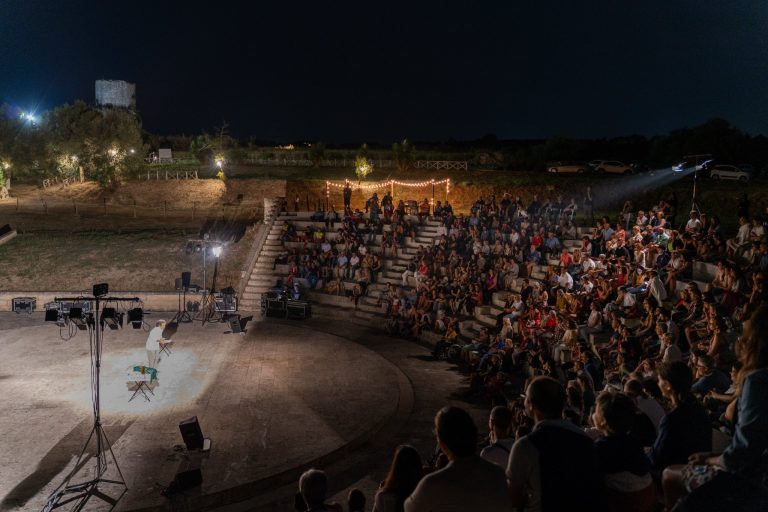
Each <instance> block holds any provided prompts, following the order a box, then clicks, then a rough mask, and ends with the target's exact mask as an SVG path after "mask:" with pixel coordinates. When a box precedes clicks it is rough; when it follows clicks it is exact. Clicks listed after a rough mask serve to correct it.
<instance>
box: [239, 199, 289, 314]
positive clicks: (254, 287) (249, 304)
mask: <svg viewBox="0 0 768 512" xmlns="http://www.w3.org/2000/svg"><path fill="white" fill-rule="evenodd" d="M278 204H279V201H278V200H275V201H273V204H272V207H271V208H270V209H269V210H268V211H265V212H264V233H265V235H264V236H263V237H262V238H261V239H257V240H256V242H254V244H255V245H254V251H255V256H254V258H253V259H254V261H253V262H252V263H251V266H250V268H249V269H248V279H247V280H246V281H245V288H244V289H243V290H242V292H241V295H240V305H239V307H240V309H242V310H244V311H259V310H260V308H261V294H262V293H263V292H266V291H267V290H268V289H269V288H271V287H272V286H274V284H275V281H274V280H271V281H270V279H275V278H274V277H273V274H274V271H273V270H272V266H273V263H274V260H275V256H277V254H279V253H280V251H281V250H282V244H281V242H280V236H279V233H280V226H282V223H277V222H276V220H277V218H278V212H277V208H278ZM276 224H277V228H275V225H276ZM276 232H277V235H276V234H275V233H276Z"/></svg>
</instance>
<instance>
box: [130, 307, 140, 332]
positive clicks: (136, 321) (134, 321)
mask: <svg viewBox="0 0 768 512" xmlns="http://www.w3.org/2000/svg"><path fill="white" fill-rule="evenodd" d="M128 321H129V322H131V326H132V327H133V328H134V329H141V326H142V325H143V324H144V310H142V309H141V308H133V309H129V310H128Z"/></svg>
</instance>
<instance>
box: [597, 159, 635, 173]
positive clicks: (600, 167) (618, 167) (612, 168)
mask: <svg viewBox="0 0 768 512" xmlns="http://www.w3.org/2000/svg"><path fill="white" fill-rule="evenodd" d="M589 166H590V167H591V168H592V169H593V170H594V171H595V172H596V173H598V174H632V167H630V166H629V165H627V164H625V163H624V162H619V161H618V160H592V161H591V162H589Z"/></svg>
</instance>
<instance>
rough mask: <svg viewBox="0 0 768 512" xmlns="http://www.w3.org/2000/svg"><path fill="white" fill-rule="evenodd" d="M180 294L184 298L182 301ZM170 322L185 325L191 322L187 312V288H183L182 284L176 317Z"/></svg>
mask: <svg viewBox="0 0 768 512" xmlns="http://www.w3.org/2000/svg"><path fill="white" fill-rule="evenodd" d="M182 294H183V296H184V300H183V301H182ZM171 322H176V323H181V322H184V323H186V324H188V323H191V322H192V317H191V316H189V311H187V287H186V286H184V284H182V285H181V290H179V309H178V310H177V311H176V315H175V316H174V317H173V320H171Z"/></svg>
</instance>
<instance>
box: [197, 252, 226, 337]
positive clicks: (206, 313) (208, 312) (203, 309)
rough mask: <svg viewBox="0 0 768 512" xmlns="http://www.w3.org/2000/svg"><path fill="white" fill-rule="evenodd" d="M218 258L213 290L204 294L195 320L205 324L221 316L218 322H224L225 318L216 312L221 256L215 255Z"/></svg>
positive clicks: (215, 265) (212, 284) (214, 272)
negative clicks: (217, 281)
mask: <svg viewBox="0 0 768 512" xmlns="http://www.w3.org/2000/svg"><path fill="white" fill-rule="evenodd" d="M214 254H215V256H216V262H215V263H214V265H213V282H212V283H211V289H210V291H207V292H204V293H205V295H204V296H203V302H202V304H200V311H199V312H198V314H197V315H196V316H195V320H201V321H202V323H203V324H205V323H206V322H210V321H212V320H213V318H214V317H215V316H216V315H217V314H219V318H218V319H217V320H222V319H223V317H222V316H221V314H220V313H219V312H218V311H216V297H215V293H216V277H217V276H218V273H219V254H220V252H219V254H216V253H214Z"/></svg>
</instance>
